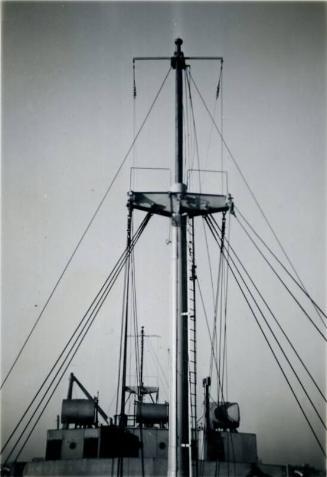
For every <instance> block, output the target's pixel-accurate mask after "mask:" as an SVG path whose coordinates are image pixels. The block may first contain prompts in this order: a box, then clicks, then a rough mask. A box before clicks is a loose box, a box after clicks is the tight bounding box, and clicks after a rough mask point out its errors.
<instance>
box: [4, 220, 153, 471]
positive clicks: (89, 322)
mask: <svg viewBox="0 0 327 477" xmlns="http://www.w3.org/2000/svg"><path fill="white" fill-rule="evenodd" d="M149 215H150V214H148V216H147V217H149ZM147 217H146V218H145V219H147ZM142 225H143V224H141V226H140V229H141V230H142V231H143V230H144V228H145V226H143V227H142ZM139 236H140V235H139ZM138 238H139V237H138ZM134 245H135V243H134ZM129 255H130V254H129V253H128V254H127V255H126V257H125V258H126V260H127V259H128V257H129ZM126 260H125V261H126ZM124 264H125V262H122V263H121V264H120V268H119V269H118V270H116V272H115V276H114V277H113V281H112V282H111V283H110V284H109V285H108V286H107V288H106V290H105V292H104V293H103V294H102V296H101V298H100V299H99V301H98V303H97V304H96V307H95V308H94V309H93V310H92V313H91V315H90V317H89V318H88V320H87V322H86V324H85V325H84V326H83V328H82V330H81V331H80V333H79V335H78V337H77V338H76V340H75V342H74V343H73V345H72V346H71V349H70V351H69V352H68V354H67V356H66V357H65V359H64V361H63V363H62V364H61V366H60V367H59V369H58V370H57V372H56V374H55V376H54V378H53V379H52V381H51V383H50V385H49V386H48V388H47V390H46V391H45V393H44V395H43V397H42V399H41V401H40V402H39V404H38V405H37V407H36V409H35V410H34V412H33V414H32V416H31V417H30V419H29V421H28V422H27V424H26V425H25V427H24V429H23V431H22V432H21V434H20V436H19V438H18V439H17V440H16V443H15V445H14V446H13V448H12V450H11V452H10V454H9V455H8V456H7V458H6V462H7V461H8V459H9V458H10V457H11V455H12V453H13V452H14V450H15V448H16V447H17V445H18V443H19V441H20V440H21V438H22V436H23V434H24V433H25V431H26V429H27V427H28V426H29V424H30V423H31V421H32V419H33V417H34V416H35V414H36V412H37V410H38V408H39V407H40V405H41V403H42V402H43V401H44V399H45V397H46V395H47V393H48V391H49V390H50V388H51V386H52V384H53V383H54V381H55V379H56V378H57V376H58V374H59V372H60V371H61V369H62V368H63V366H64V365H65V363H66V361H67V360H68V356H69V354H70V353H71V352H72V351H73V349H74V346H75V345H76V343H77V341H78V339H79V338H80V337H81V336H82V333H83V332H84V330H85V329H86V330H85V332H84V335H83V336H82V338H81V339H80V342H79V343H78V344H77V345H76V349H75V351H74V352H73V355H72V356H71V357H70V359H69V361H68V364H67V366H66V367H65V369H64V372H63V373H62V374H61V377H60V379H59V381H58V382H57V384H56V386H55V389H54V390H53V392H52V393H51V395H50V398H49V399H48V401H47V402H46V405H45V406H44V408H43V410H42V412H41V413H40V415H39V417H38V419H37V421H36V422H35V424H34V426H33V428H32V430H31V432H30V433H29V434H28V437H27V439H26V441H25V442H24V444H23V446H22V448H21V449H20V451H19V454H18V455H17V456H16V460H17V458H18V456H19V455H20V453H21V451H22V450H23V448H24V447H25V445H26V443H27V441H28V439H29V437H30V436H31V434H32V432H33V430H34V429H35V426H36V425H37V423H38V422H39V420H40V418H41V416H42V414H43V412H44V410H45V409H46V407H47V405H48V403H49V401H50V399H51V397H52V396H53V394H54V392H55V390H56V389H57V387H58V386H59V384H60V382H61V380H62V378H63V376H64V375H65V373H66V371H67V369H68V367H69V365H70V363H71V362H72V360H73V358H74V357H75V355H76V353H77V351H78V349H79V348H80V346H81V344H82V342H83V341H84V338H85V337H86V335H87V333H88V331H89V330H90V328H91V326H92V324H93V322H94V320H95V318H96V317H97V315H98V313H99V311H100V309H101V308H102V306H103V304H104V302H105V300H106V299H107V297H108V294H109V292H110V290H111V289H112V287H113V285H114V284H115V282H116V280H117V278H118V276H119V274H120V272H121V270H122V268H123V266H124ZM92 315H93V316H92Z"/></svg>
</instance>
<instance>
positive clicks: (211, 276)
mask: <svg viewBox="0 0 327 477" xmlns="http://www.w3.org/2000/svg"><path fill="white" fill-rule="evenodd" d="M189 75H190V72H189V73H188V72H186V75H185V76H186V79H187V91H188V96H189V101H190V108H191V115H192V124H193V131H194V141H195V151H196V155H197V160H198V169H199V190H200V193H201V190H202V185H201V176H200V152H199V144H198V136H197V129H196V123H195V115H194V108H193V99H192V91H191V84H190V80H189ZM202 225H203V234H204V239H205V243H206V252H207V258H208V264H209V274H210V284H211V290H212V302H213V306H215V290H214V284H213V270H212V265H211V260H210V253H209V244H208V237H207V231H206V228H205V226H204V224H202Z"/></svg>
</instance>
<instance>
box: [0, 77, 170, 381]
mask: <svg viewBox="0 0 327 477" xmlns="http://www.w3.org/2000/svg"><path fill="white" fill-rule="evenodd" d="M170 71H171V68H169V70H168V72H167V74H166V76H165V77H164V79H163V82H162V83H161V85H160V87H159V90H158V92H157V94H156V95H155V97H154V100H153V102H152V103H151V105H150V108H149V110H148V112H147V114H146V115H145V118H144V119H143V121H142V123H141V126H140V128H139V130H138V132H137V134H136V136H135V137H134V139H133V141H132V143H131V145H130V146H129V148H128V150H127V152H126V154H125V156H124V157H123V160H122V162H121V163H120V165H119V167H118V169H117V171H116V172H115V174H114V176H113V178H112V180H111V182H110V184H109V186H108V187H107V189H106V191H105V193H104V195H103V197H102V199H101V200H100V202H99V204H98V206H97V207H96V209H95V211H94V213H93V214H92V216H91V219H90V221H89V222H88V224H87V226H86V228H85V230H84V232H83V233H82V235H81V238H80V239H79V241H78V242H77V245H76V246H75V248H74V250H73V252H72V254H71V255H70V257H69V259H68V261H67V263H66V265H65V266H64V268H63V271H62V272H61V274H60V276H59V278H58V280H57V282H56V283H55V285H54V287H53V289H52V291H51V293H50V295H49V297H48V298H47V300H46V302H45V304H44V306H43V308H42V310H41V312H40V314H39V315H38V317H37V319H36V321H35V323H34V324H33V326H32V328H31V330H30V332H29V333H28V335H27V337H26V339H25V341H24V343H23V345H22V346H21V348H20V350H19V352H18V354H17V356H16V358H15V359H14V361H13V363H12V365H11V366H10V368H9V370H8V372H7V374H6V376H5V378H4V380H3V381H2V383H1V387H0V390H1V389H2V388H3V386H4V384H5V382H6V381H7V379H8V378H9V376H10V374H11V373H12V371H13V369H14V367H15V366H16V364H17V361H18V360H19V358H20V356H21V354H22V352H23V350H24V349H25V347H26V345H27V343H28V341H29V340H30V338H31V336H32V334H33V332H34V330H35V328H36V326H37V325H38V323H39V321H40V319H41V317H42V315H43V313H44V311H45V309H46V308H47V306H48V304H49V302H50V300H51V299H52V297H53V295H54V293H55V291H56V289H57V287H58V286H59V283H60V282H61V280H62V278H63V276H64V274H65V272H66V270H67V269H68V267H69V265H70V264H71V262H72V260H73V258H74V256H75V254H76V252H77V250H78V249H79V247H80V245H81V243H82V241H83V240H84V237H85V236H86V234H87V233H88V231H89V229H90V227H91V225H92V224H93V222H94V219H95V218H96V216H97V214H98V212H99V211H100V209H101V207H102V205H103V203H104V202H105V200H106V198H107V196H108V194H109V192H110V190H111V188H112V186H113V184H114V182H115V181H116V179H117V177H118V175H119V174H120V171H121V170H122V168H123V166H124V164H125V162H126V160H127V158H128V156H129V154H130V152H131V151H132V149H133V147H134V145H135V142H136V141H137V139H138V137H139V135H140V133H141V131H142V129H143V127H144V125H145V123H146V121H147V119H148V118H149V116H150V114H151V112H152V110H153V107H154V105H155V103H156V101H157V99H158V97H159V95H160V93H161V91H162V89H163V87H164V84H165V83H166V80H167V78H168V76H169V73H170Z"/></svg>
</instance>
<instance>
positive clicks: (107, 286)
mask: <svg viewBox="0 0 327 477" xmlns="http://www.w3.org/2000/svg"><path fill="white" fill-rule="evenodd" d="M150 216H151V214H148V215H147V216H146V217H145V219H144V220H143V222H142V223H141V225H140V227H139V228H138V230H137V232H136V233H135V235H134V237H133V241H132V243H133V246H135V244H136V242H137V240H138V239H139V237H140V235H141V234H142V232H143V230H144V228H145V226H146V224H147V222H148V221H149V219H150ZM128 256H129V254H128V252H126V251H124V252H123V254H122V255H121V257H120V258H119V259H118V261H117V263H116V265H115V267H114V268H113V270H112V272H111V273H110V274H109V276H108V277H107V279H106V280H105V282H104V284H103V285H102V287H101V289H100V291H99V292H98V293H97V295H96V297H95V298H94V300H93V301H92V303H91V305H90V306H89V308H88V309H87V311H86V313H85V314H84V316H83V317H82V319H81V320H80V322H79V324H78V326H77V327H76V328H75V330H74V332H73V333H72V335H71V337H70V338H69V340H68V342H67V343H66V345H65V347H64V349H63V350H62V352H61V353H60V355H59V357H58V358H57V360H56V361H55V363H54V365H53V366H52V368H51V369H50V371H49V373H48V375H47V376H46V378H45V379H44V381H43V382H42V384H41V386H40V387H39V389H38V391H37V392H36V394H35V395H34V397H33V399H32V401H31V402H30V404H29V406H28V407H27V408H26V410H25V412H24V413H23V415H22V416H21V418H20V419H19V421H18V423H17V425H16V426H15V428H14V429H13V431H12V432H11V434H10V435H9V438H8V439H7V441H6V442H5V444H4V445H3V447H2V449H1V452H0V453H1V454H2V453H3V451H4V450H5V449H6V447H7V445H8V443H9V442H10V440H11V439H12V437H13V435H14V434H15V432H16V431H17V429H18V428H19V426H20V425H21V423H22V421H23V419H24V418H25V416H26V415H27V413H28V411H29V410H30V409H31V407H32V405H33V404H34V402H35V401H36V399H37V397H38V395H39V394H40V392H41V391H42V389H43V387H44V386H45V384H46V382H47V381H48V379H49V378H50V376H51V374H52V372H53V371H54V369H55V367H56V366H57V364H58V363H59V361H60V359H61V358H62V356H63V355H64V353H65V351H66V350H67V348H68V346H69V344H70V342H71V341H72V340H73V338H74V336H75V334H76V333H77V331H78V329H79V328H80V327H81V325H82V323H83V321H84V320H85V318H86V317H87V315H88V314H89V312H90V310H91V308H92V307H93V305H94V304H95V303H96V302H97V303H96V304H95V306H94V308H93V310H92V312H91V314H90V316H89V317H88V318H87V321H86V323H85V324H84V325H83V327H82V329H81V331H80V332H79V334H78V336H77V338H76V339H75V341H74V343H73V344H72V346H71V348H70V350H69V351H68V353H67V356H66V357H65V358H64V361H63V363H62V364H61V365H60V367H59V369H58V370H57V372H56V374H55V376H54V378H53V379H52V381H51V383H50V385H49V386H48V388H47V389H46V391H45V393H44V395H43V397H42V399H41V401H40V403H39V404H38V406H37V408H36V409H35V411H34V413H33V415H32V417H31V418H30V419H29V421H28V423H27V425H26V426H25V428H24V430H23V432H22V433H21V435H20V437H19V439H18V440H17V441H16V444H15V446H14V448H13V449H12V451H11V452H10V454H9V456H8V457H7V459H6V461H7V460H8V458H10V456H11V455H12V453H13V451H14V449H15V448H16V447H17V444H18V442H19V440H20V439H21V437H22V435H23V434H24V432H25V430H26V429H27V427H28V425H29V424H30V422H31V420H32V419H33V417H34V415H35V413H36V411H37V409H38V407H39V406H40V404H41V403H42V401H43V400H44V399H45V396H46V394H47V393H48V391H49V390H50V388H51V386H52V384H53V383H54V381H55V379H56V377H57V376H58V374H59V372H60V370H61V369H62V367H63V366H64V364H65V362H66V360H67V359H68V356H69V354H70V353H71V352H72V350H73V349H74V346H75V345H76V346H77V348H76V351H75V352H74V354H73V357H74V356H75V354H76V352H77V350H78V348H79V346H80V345H81V343H82V341H83V340H84V338H85V336H86V334H87V332H88V330H89V329H90V327H91V325H92V323H93V322H94V320H95V318H96V316H97V314H98V312H99V311H100V309H101V307H102V305H103V303H104V301H105V300H106V298H107V296H108V294H109V292H110V290H111V289H112V287H113V285H114V283H115V281H116V279H117V278H118V275H119V274H120V271H121V270H122V268H123V266H124V263H125V261H126V260H127V258H128ZM92 315H93V316H92ZM85 329H86V332H85V333H84V335H83V337H82V339H81V341H80V343H79V344H77V342H78V339H79V338H80V337H81V335H82V333H83V332H84V330H85ZM71 360H72V358H71ZM71 360H70V361H69V364H70V362H71ZM66 369H67V368H66ZM62 376H63V375H62ZM58 385H59V382H58Z"/></svg>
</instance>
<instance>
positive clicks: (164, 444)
mask: <svg viewBox="0 0 327 477" xmlns="http://www.w3.org/2000/svg"><path fill="white" fill-rule="evenodd" d="M159 449H161V450H164V449H166V443H165V442H160V443H159Z"/></svg>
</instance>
